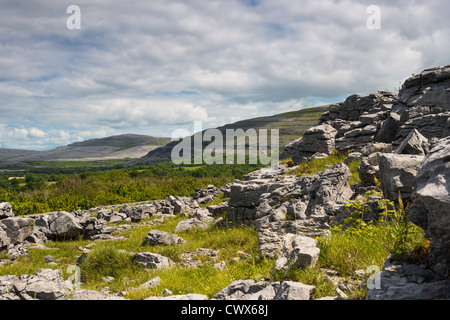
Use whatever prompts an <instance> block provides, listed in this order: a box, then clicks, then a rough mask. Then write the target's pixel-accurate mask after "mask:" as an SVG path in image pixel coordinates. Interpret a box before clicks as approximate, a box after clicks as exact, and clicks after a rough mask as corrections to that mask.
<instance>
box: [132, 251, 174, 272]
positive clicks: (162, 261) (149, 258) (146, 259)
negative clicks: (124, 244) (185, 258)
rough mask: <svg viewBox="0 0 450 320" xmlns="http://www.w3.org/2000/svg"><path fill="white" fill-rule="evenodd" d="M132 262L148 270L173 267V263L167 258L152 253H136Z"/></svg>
mask: <svg viewBox="0 0 450 320" xmlns="http://www.w3.org/2000/svg"><path fill="white" fill-rule="evenodd" d="M133 260H134V261H136V262H138V263H140V264H141V265H143V266H144V267H146V268H148V269H165V268H171V267H174V266H175V262H173V261H172V260H170V259H169V258H167V257H165V256H163V255H160V254H157V253H152V252H139V253H136V254H135V256H134V258H133Z"/></svg>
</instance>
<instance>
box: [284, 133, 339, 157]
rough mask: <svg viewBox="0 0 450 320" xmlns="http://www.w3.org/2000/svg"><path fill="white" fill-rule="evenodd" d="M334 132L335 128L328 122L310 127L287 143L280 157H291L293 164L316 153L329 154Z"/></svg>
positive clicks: (333, 144)
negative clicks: (299, 136)
mask: <svg viewBox="0 0 450 320" xmlns="http://www.w3.org/2000/svg"><path fill="white" fill-rule="evenodd" d="M336 134H337V130H336V129H335V128H333V127H332V126H330V125H328V124H322V125H318V126H315V127H312V128H310V129H308V130H307V131H306V132H305V134H304V135H303V137H301V138H300V139H297V140H295V141H293V142H291V143H289V144H287V145H286V147H285V149H284V151H283V152H282V153H281V154H280V158H281V159H286V158H289V157H291V158H292V160H293V161H294V164H296V165H298V164H300V163H301V162H302V161H304V160H306V159H307V158H309V157H312V156H314V155H315V154H316V153H323V154H325V155H329V154H331V153H332V152H333V150H334V146H335V142H334V138H335V136H336Z"/></svg>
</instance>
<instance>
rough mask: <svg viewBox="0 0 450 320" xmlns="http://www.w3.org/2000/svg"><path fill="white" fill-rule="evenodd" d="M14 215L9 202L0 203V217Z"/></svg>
mask: <svg viewBox="0 0 450 320" xmlns="http://www.w3.org/2000/svg"><path fill="white" fill-rule="evenodd" d="M11 217H14V212H13V209H12V206H11V204H10V203H9V202H1V203H0V219H5V218H11Z"/></svg>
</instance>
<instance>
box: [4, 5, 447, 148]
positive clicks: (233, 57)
mask: <svg viewBox="0 0 450 320" xmlns="http://www.w3.org/2000/svg"><path fill="white" fill-rule="evenodd" d="M73 4H75V5H78V6H79V7H80V10H81V29H80V30H69V29H68V28H67V26H66V21H67V19H68V18H69V16H70V14H67V13H66V9H67V7H68V6H69V5H73ZM372 4H376V5H378V6H379V7H380V10H381V29H379V30H371V29H368V28H367V25H366V21H367V19H368V17H369V14H368V13H367V12H366V9H367V7H368V6H369V5H372ZM448 12H450V3H448V1H444V0H436V1H426V2H425V1H409V0H408V1H406V0H403V1H395V3H392V1H378V2H376V1H375V2H374V1H352V0H345V1H337V0H322V1H296V0H277V1H273V0H270V1H268V0H258V1H255V0H252V1H250V0H185V1H174V0H152V1H137V0H128V1H119V0H111V1H108V0H102V1H88V0H80V1H78V0H70V1H66V0H63V1H57V2H55V1H44V0H35V1H32V2H31V1H6V0H0V147H1V148H22V149H34V150H44V149H50V148H54V147H56V146H60V145H66V144H68V143H72V142H75V141H81V140H86V139H91V138H98V137H104V136H109V135H115V134H121V133H137V134H148V135H154V136H170V135H171V133H172V131H174V130H176V129H188V130H192V129H193V122H194V121H202V122H203V127H204V128H207V127H217V126H220V125H223V124H225V123H230V122H235V121H238V120H242V119H246V118H251V117H256V116H262V115H271V114H275V113H281V112H286V111H291V110H298V109H301V108H306V107H311V106H316V105H322V104H328V103H332V102H337V101H340V100H343V99H344V98H345V97H346V96H348V95H350V94H353V93H361V94H365V93H370V92H375V91H377V90H380V89H389V90H392V91H394V90H396V89H398V87H399V83H401V82H403V81H404V80H405V79H406V78H407V77H409V76H411V74H412V73H419V72H420V71H421V70H423V69H425V68H429V67H433V66H439V65H446V64H449V60H448V57H449V56H450V42H449V41H448V39H450V23H449V22H448V21H449V20H448Z"/></svg>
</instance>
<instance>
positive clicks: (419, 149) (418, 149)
mask: <svg viewBox="0 0 450 320" xmlns="http://www.w3.org/2000/svg"><path fill="white" fill-rule="evenodd" d="M428 151H429V143H428V139H427V138H425V137H424V136H423V135H421V134H420V132H419V131H417V129H414V130H413V131H411V133H410V134H409V135H408V136H407V137H406V138H405V140H403V142H402V143H401V144H400V146H399V147H398V148H397V149H396V150H395V153H398V154H417V155H421V156H423V155H425V154H426V153H428Z"/></svg>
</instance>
